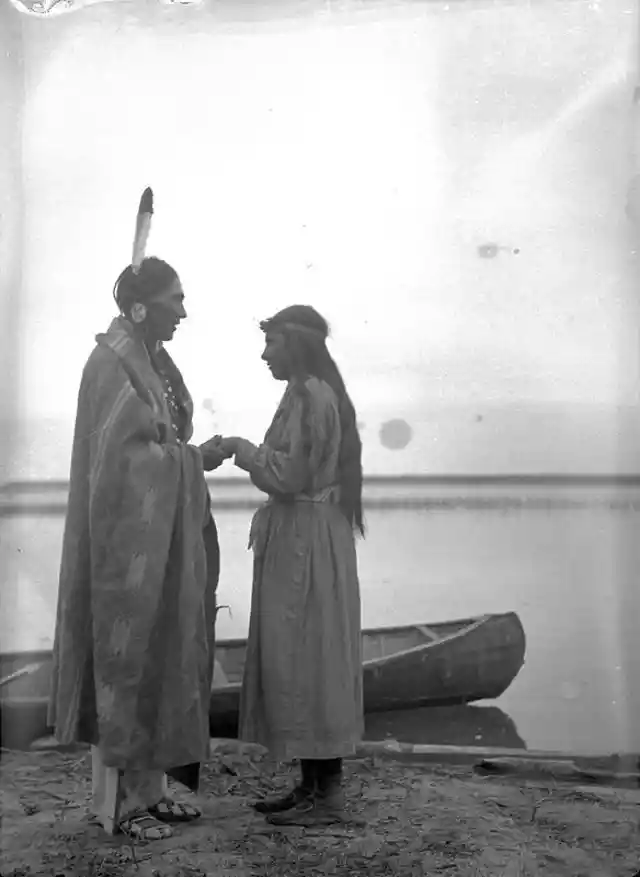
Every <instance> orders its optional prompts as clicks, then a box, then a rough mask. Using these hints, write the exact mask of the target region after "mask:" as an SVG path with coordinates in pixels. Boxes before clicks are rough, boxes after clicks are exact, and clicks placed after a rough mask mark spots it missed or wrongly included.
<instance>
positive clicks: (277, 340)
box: [260, 305, 364, 534]
mask: <svg viewBox="0 0 640 877" xmlns="http://www.w3.org/2000/svg"><path fill="white" fill-rule="evenodd" d="M260 328H261V329H262V331H263V332H264V333H265V348H264V352H263V354H262V358H263V360H264V361H265V362H266V363H267V366H268V367H269V369H270V371H271V374H272V375H273V377H274V378H275V379H276V380H279V381H283V380H291V379H294V378H298V379H301V380H304V379H306V378H308V377H315V378H318V380H321V381H325V383H327V384H329V386H330V387H331V388H332V390H333V391H334V393H335V394H336V398H337V400H338V410H339V414H340V427H341V441H340V453H339V458H338V477H339V481H340V505H341V506H342V510H343V512H344V513H345V515H346V516H347V519H348V521H349V523H350V524H351V526H352V527H355V528H357V529H358V530H360V532H361V533H363V534H364V523H363V516H362V442H361V441H360V434H359V432H358V426H357V422H356V412H355V408H354V407H353V403H352V401H351V399H350V398H349V394H348V393H347V389H346V387H345V385H344V381H343V380H342V375H341V374H340V371H339V369H338V366H337V365H336V363H335V362H334V360H333V357H332V356H331V354H330V353H329V350H328V348H327V343H326V341H327V337H328V335H329V324H328V323H327V321H326V320H325V318H324V317H323V316H322V315H321V314H319V313H318V311H316V310H315V308H312V307H310V306H309V305H291V306H290V307H288V308H284V310H282V311H279V312H278V313H277V314H275V315H274V316H273V317H271V318H270V319H268V320H263V322H262V323H260Z"/></svg>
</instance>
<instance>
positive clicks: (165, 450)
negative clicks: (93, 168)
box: [49, 190, 224, 840]
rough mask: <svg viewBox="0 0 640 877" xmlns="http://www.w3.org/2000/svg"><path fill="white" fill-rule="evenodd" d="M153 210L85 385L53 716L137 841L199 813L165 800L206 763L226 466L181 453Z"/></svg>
mask: <svg viewBox="0 0 640 877" xmlns="http://www.w3.org/2000/svg"><path fill="white" fill-rule="evenodd" d="M152 212H153V207H152V196H151V191H150V190H147V191H146V192H145V194H144V195H143V199H142V201H141V204H140V210H139V214H138V222H137V228H136V240H135V243H134V258H133V261H132V264H131V265H130V266H128V267H127V268H126V269H125V270H124V271H123V272H122V274H121V275H120V277H119V278H118V281H117V283H116V286H115V289H114V297H115V299H116V302H117V304H118V306H119V308H120V316H119V317H117V318H116V319H115V320H114V321H113V322H112V324H111V326H110V327H109V330H108V331H107V332H106V333H105V334H102V335H98V336H97V339H96V340H97V346H96V347H95V349H94V351H93V353H92V354H91V356H90V357H89V360H88V362H87V364H86V366H85V369H84V372H83V376H82V382H81V386H80V392H79V398H78V411H77V418H76V425H75V434H74V441H73V453H72V461H71V476H70V489H69V505H68V511H67V519H66V525H65V533H64V541H63V550H62V563H61V571H60V588H59V596H58V612H57V621H56V632H55V644H54V667H53V676H52V694H51V706H50V717H49V718H50V723H51V724H52V725H53V726H54V727H55V733H56V736H57V738H58V739H59V741H60V742H61V743H65V744H68V743H71V742H73V741H81V742H85V743H90V744H91V745H92V759H93V809H94V812H95V814H96V816H97V817H98V819H99V820H100V821H101V822H102V825H103V826H104V827H105V829H107V830H108V831H109V832H115V831H118V830H121V831H123V832H125V833H127V834H128V835H130V836H131V837H133V838H135V839H140V840H154V839H160V838H165V837H168V836H170V835H171V833H172V829H171V827H170V823H172V822H184V821H189V820H191V819H196V818H198V816H199V815H200V812H199V810H198V809H197V808H195V807H191V806H189V805H187V804H181V803H179V802H177V801H174V800H172V799H170V798H169V797H168V795H167V786H166V774H167V773H169V774H171V775H173V776H175V777H176V778H177V779H179V780H181V781H182V782H184V783H185V784H187V785H190V786H191V787H192V788H195V787H197V778H198V765H199V763H200V762H201V761H202V759H203V758H205V757H206V755H207V753H208V741H209V732H208V715H209V696H210V687H211V675H212V670H213V668H212V665H213V648H214V621H215V591H216V587H217V581H218V573H219V549H218V538H217V532H216V527H215V524H214V521H213V518H212V516H211V511H210V506H209V495H208V491H207V486H206V482H205V478H204V471H203V470H211V469H214V468H216V467H217V466H219V465H220V463H221V462H222V460H223V459H224V456H223V454H221V453H220V452H219V451H217V450H215V449H214V448H212V447H211V444H210V443H209V444H208V445H205V446H203V448H201V449H199V448H196V447H194V446H192V445H190V444H189V443H188V442H189V439H190V437H191V434H192V415H193V404H192V401H191V398H190V396H189V393H188V391H187V389H186V387H185V385H184V382H183V380H182V376H181V374H180V372H179V371H178V369H177V368H176V366H175V364H174V363H173V361H172V359H171V357H170V356H169V354H168V353H167V352H166V350H165V349H164V347H163V344H164V342H166V341H170V340H171V338H172V337H173V335H174V333H175V330H176V329H177V327H178V325H179V324H180V322H181V321H182V320H183V319H184V318H185V317H186V312H185V309H184V294H183V291H182V287H181V284H180V280H179V278H178V275H177V273H176V272H175V270H174V269H173V268H172V267H171V266H170V265H168V264H167V263H166V262H163V261H162V260H160V259H156V258H148V259H147V258H144V249H145V244H146V236H147V235H148V232H149V224H150V218H151V213H152Z"/></svg>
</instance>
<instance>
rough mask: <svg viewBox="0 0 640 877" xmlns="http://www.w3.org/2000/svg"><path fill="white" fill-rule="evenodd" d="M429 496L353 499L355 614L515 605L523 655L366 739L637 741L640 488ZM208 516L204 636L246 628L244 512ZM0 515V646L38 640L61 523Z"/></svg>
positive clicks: (371, 621) (464, 612) (599, 746)
mask: <svg viewBox="0 0 640 877" xmlns="http://www.w3.org/2000/svg"><path fill="white" fill-rule="evenodd" d="M423 492H424V491H423ZM436 492H437V497H435V496H434V497H433V498H432V499H433V501H432V502H430V503H427V504H426V506H425V507H422V508H402V507H397V508H370V509H369V510H368V512H367V524H368V533H367V538H366V540H364V541H361V542H360V543H359V549H358V551H359V568H360V578H361V589H362V602H363V625H364V626H367V627H371V626H382V625H392V624H407V623H412V622H427V623H429V622H434V621H440V620H446V619H451V618H456V617H468V616H470V615H476V614H482V613H485V612H504V611H508V610H515V611H517V612H518V613H519V615H520V618H521V620H522V623H523V625H524V628H525V631H526V634H527V655H526V663H525V666H524V667H523V669H522V671H521V672H520V674H519V676H518V677H517V678H516V680H515V681H514V683H513V685H512V686H511V687H510V689H509V690H508V691H507V692H506V693H505V694H504V695H503V696H502V697H501V698H500V699H499V700H498V701H496V702H494V703H492V704H487V705H481V706H480V707H474V708H469V707H468V708H466V709H457V710H438V711H433V710H419V711H414V712H412V713H411V714H404V715H392V714H388V715H386V716H378V717H373V718H372V719H370V720H369V723H368V730H369V736H371V737H377V738H382V737H385V736H386V737H395V738H397V739H406V740H411V741H413V742H420V741H423V742H452V743H461V742H462V743H466V744H473V743H474V742H475V743H477V744H478V743H480V742H483V743H485V744H487V745H492V744H493V745H495V744H501V743H505V744H509V743H512V744H513V740H514V739H516V740H518V739H519V740H520V741H521V743H520V744H517V743H516V744H513V745H526V746H527V747H528V748H531V749H553V750H562V751H573V752H582V753H608V752H613V751H616V752H620V751H627V752H628V751H635V752H640V649H639V648H638V646H637V643H636V629H637V626H638V621H639V619H640V588H639V587H638V578H639V571H640V543H639V541H638V536H639V535H640V490H638V489H637V488H635V489H632V488H625V489H620V490H618V491H616V490H615V489H613V488H611V487H608V488H592V487H590V488H549V487H545V488H541V487H524V488H517V490H516V489H514V488H513V487H507V488H495V489H488V488H484V487H483V488H481V489H476V490H470V491H468V492H467V494H464V495H463V493H461V489H460V488H455V490H454V489H453V488H452V489H451V490H450V491H449V493H447V490H446V489H443V488H438V489H437V491H436ZM454 494H455V495H454ZM214 497H215V494H214ZM216 517H217V522H218V527H219V531H220V542H221V547H222V552H223V559H222V564H223V565H222V576H221V582H220V589H219V601H220V602H221V603H223V604H228V605H229V606H230V612H229V611H227V610H223V611H221V612H220V614H219V622H218V636H219V637H220V638H224V637H232V636H245V635H246V633H247V628H248V614H249V601H250V581H251V555H250V553H249V552H248V551H247V550H246V542H247V533H248V527H249V521H250V518H251V511H250V510H248V509H242V510H224V511H221V512H219V513H218V514H217V515H216ZM0 526H1V528H2V530H1V541H0V568H1V569H2V570H3V584H2V590H1V592H0V602H1V606H2V613H1V620H0V637H1V643H2V650H3V651H8V650H11V649H29V648H38V647H48V646H50V645H51V641H52V634H53V626H54V618H55V604H56V578H57V571H58V563H59V553H60V542H61V537H62V527H63V519H62V518H61V517H59V516H58V517H42V516H40V517H35V516H30V515H21V516H19V517H5V518H4V519H2V521H0ZM485 707H490V709H487V708H485ZM510 720H511V721H510Z"/></svg>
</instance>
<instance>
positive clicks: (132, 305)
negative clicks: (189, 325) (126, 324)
mask: <svg viewBox="0 0 640 877" xmlns="http://www.w3.org/2000/svg"><path fill="white" fill-rule="evenodd" d="M113 297H114V299H115V300H116V304H117V305H118V307H119V308H120V313H121V314H122V315H123V316H124V317H126V318H127V319H128V320H130V321H131V322H132V323H133V324H134V326H136V328H137V329H138V330H139V331H140V332H141V333H142V334H144V336H145V337H146V338H147V339H148V340H150V341H170V340H171V339H172V338H173V335H174V333H175V330H176V328H177V326H178V324H179V323H180V321H181V320H184V319H185V317H186V316H187V314H186V311H185V309H184V292H183V291H182V285H181V283H180V278H179V277H178V274H177V272H176V270H175V269H174V268H172V267H171V265H169V264H167V262H163V261H162V259H157V258H156V257H155V256H151V257H149V258H148V259H143V261H142V264H141V265H140V270H139V271H138V273H137V274H136V273H134V271H133V268H132V267H131V265H128V266H127V267H126V268H125V269H124V271H123V272H122V273H121V274H120V276H119V277H118V279H117V280H116V284H115V286H114V289H113Z"/></svg>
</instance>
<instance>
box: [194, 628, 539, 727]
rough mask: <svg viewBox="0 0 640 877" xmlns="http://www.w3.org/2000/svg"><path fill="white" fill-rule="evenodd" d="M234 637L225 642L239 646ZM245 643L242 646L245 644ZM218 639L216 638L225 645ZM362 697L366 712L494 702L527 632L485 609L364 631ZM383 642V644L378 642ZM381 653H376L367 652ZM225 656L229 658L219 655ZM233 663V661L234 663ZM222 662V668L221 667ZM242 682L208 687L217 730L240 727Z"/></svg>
mask: <svg viewBox="0 0 640 877" xmlns="http://www.w3.org/2000/svg"><path fill="white" fill-rule="evenodd" d="M421 629H426V630H429V631H431V632H433V633H442V638H440V639H437V640H434V641H426V642H425V641H424V638H423V641H422V642H418V644H416V645H411V646H410V647H409V648H400V649H398V650H397V651H393V652H392V653H391V654H388V653H387V654H384V651H385V645H386V647H387V649H389V648H394V644H395V643H397V644H404V643H406V642H407V641H408V642H409V643H411V642H412V640H415V638H413V637H411V636H409V635H408V632H410V631H411V632H414V631H420V630H421ZM240 645H241V644H240V642H239V641H235V642H234V641H232V642H231V643H229V644H228V646H227V648H231V649H236V648H238V649H240ZM242 645H244V644H242ZM222 646H223V644H222V643H221V644H220V648H222ZM363 646H364V662H363V699H364V712H365V714H370V713H379V712H386V711H391V710H411V709H416V708H420V707H437V706H453V705H459V704H467V703H473V702H475V701H479V700H495V699H496V698H498V697H500V695H501V694H503V693H504V692H505V691H506V690H507V688H508V687H509V686H510V685H511V683H512V682H513V680H514V679H515V677H516V676H517V675H518V673H519V672H520V670H521V668H522V666H523V664H524V656H525V651H526V638H525V633H524V629H523V627H522V624H521V622H520V619H519V618H518V616H517V615H516V614H515V613H513V612H509V613H505V614H503V615H485V616H482V617H481V618H477V619H463V620H460V621H451V622H445V623H442V624H433V625H430V626H429V627H427V626H426V625H409V626H405V627H397V628H376V629H373V630H366V631H363ZM378 646H382V648H377V647H378ZM376 651H381V652H382V654H380V655H379V656H377V657H371V655H372V654H375V653H376ZM224 658H226V661H225V660H224ZM224 658H223V660H221V664H222V669H223V671H226V670H227V668H229V670H230V675H231V676H232V677H233V676H236V677H238V676H239V677H240V679H241V678H242V676H241V670H242V667H243V665H244V653H242V664H240V659H239V656H238V657H236V658H235V660H233V659H231V658H230V655H229V654H227V655H225V656H224ZM236 662H237V663H236ZM225 664H226V666H225ZM240 689H241V682H240V681H234V682H229V683H227V684H226V685H225V684H216V679H215V678H214V687H213V689H212V691H211V710H210V725H211V732H212V735H214V736H232V735H233V734H235V733H237V728H238V712H239V704H240Z"/></svg>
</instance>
